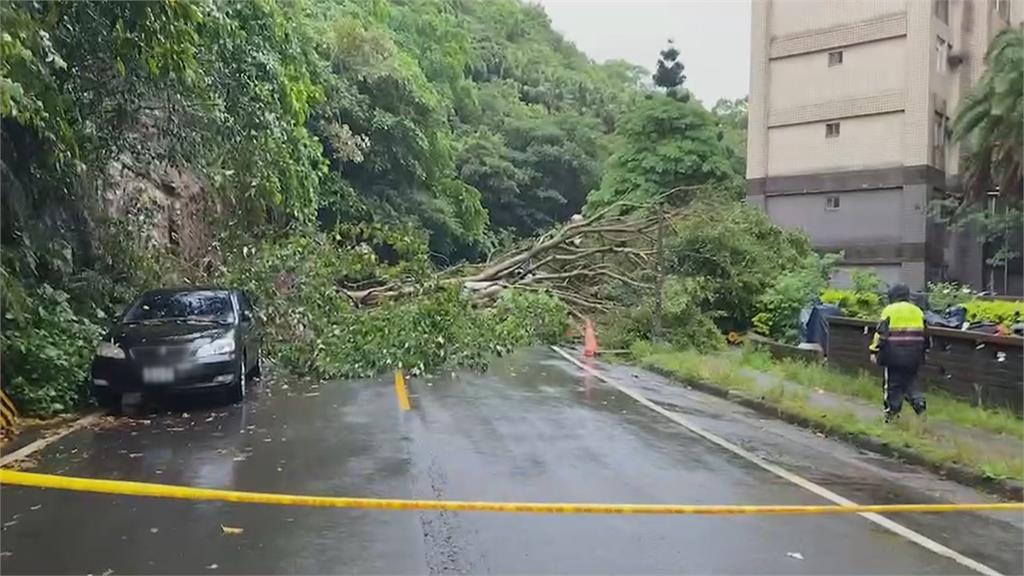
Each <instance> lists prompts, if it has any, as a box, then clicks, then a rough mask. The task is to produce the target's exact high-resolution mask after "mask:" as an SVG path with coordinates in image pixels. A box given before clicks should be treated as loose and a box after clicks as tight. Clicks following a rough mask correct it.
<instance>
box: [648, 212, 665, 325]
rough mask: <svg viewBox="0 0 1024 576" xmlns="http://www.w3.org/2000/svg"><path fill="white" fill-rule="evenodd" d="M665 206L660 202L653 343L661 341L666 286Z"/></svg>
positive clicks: (655, 261)
mask: <svg viewBox="0 0 1024 576" xmlns="http://www.w3.org/2000/svg"><path fill="white" fill-rule="evenodd" d="M662 208H663V204H662V203H661V202H658V236H657V254H655V256H654V258H655V260H654V266H655V273H656V274H657V278H656V280H655V283H654V290H655V292H654V317H653V318H651V341H652V342H658V341H660V340H661V307H662V303H661V298H662V295H661V294H662V292H663V291H664V290H663V287H664V284H665V264H664V262H663V254H664V252H665V214H664V211H663V210H662Z"/></svg>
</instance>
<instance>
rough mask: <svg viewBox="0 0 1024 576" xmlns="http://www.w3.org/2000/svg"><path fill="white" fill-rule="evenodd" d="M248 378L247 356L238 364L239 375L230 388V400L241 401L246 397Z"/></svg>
mask: <svg viewBox="0 0 1024 576" xmlns="http://www.w3.org/2000/svg"><path fill="white" fill-rule="evenodd" d="M246 380H247V378H246V373H245V358H244V357H243V358H242V359H241V360H240V361H239V364H238V375H237V376H235V381H234V382H232V383H231V385H230V387H229V388H228V400H229V401H230V402H232V403H234V402H241V401H242V400H244V399H245V387H246V385H247V384H248V382H247V381H246Z"/></svg>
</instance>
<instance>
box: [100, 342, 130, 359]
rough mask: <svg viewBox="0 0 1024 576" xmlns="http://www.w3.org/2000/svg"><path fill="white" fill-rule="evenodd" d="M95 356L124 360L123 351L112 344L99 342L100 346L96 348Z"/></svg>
mask: <svg viewBox="0 0 1024 576" xmlns="http://www.w3.org/2000/svg"><path fill="white" fill-rule="evenodd" d="M96 355H97V356H102V357H104V358H117V359H118V360H124V350H122V349H121V347H120V346H118V345H117V344H114V343H113V342H100V345H99V346H97V347H96Z"/></svg>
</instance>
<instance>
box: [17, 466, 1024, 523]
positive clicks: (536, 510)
mask: <svg viewBox="0 0 1024 576" xmlns="http://www.w3.org/2000/svg"><path fill="white" fill-rule="evenodd" d="M0 484H7V485H19V486H33V487H37V488H57V489H60V490H73V491H77V492H98V493H102V494H121V495H126V496H149V497H154V498H177V499H182V500H217V501H222V502H243V503H248V504H277V505H282V506H317V507H323V508H367V509H373V510H449V511H457V512H518V513H527V514H708V515H710V514H837V513H842V514H852V513H864V512H876V513H883V514H887V513H895V512H977V511H981V510H989V511H1002V512H1011V511H1018V510H1022V511H1024V502H1012V503H999V504H881V505H870V506H861V505H856V506H836V505H826V506H729V505H726V506H716V505H711V506H709V505H700V506H689V505H679V504H584V503H554V502H552V503H546V502H471V501H461V500H404V499H397V498H345V497H336V496H298V495H294V494H273V493H267V492H240V491H237V490H217V489H212V488H192V487H189V486H173V485H170V484H150V483H146V482H128V481H124V480H97V479H94V478H76V477H71V476H55V475H51V474H36V473H33V472H19V471H15V470H4V469H0Z"/></svg>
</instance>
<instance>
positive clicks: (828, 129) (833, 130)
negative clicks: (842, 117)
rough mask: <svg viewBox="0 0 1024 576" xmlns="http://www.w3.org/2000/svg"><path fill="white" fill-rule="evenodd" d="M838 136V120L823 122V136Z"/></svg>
mask: <svg viewBox="0 0 1024 576" xmlns="http://www.w3.org/2000/svg"><path fill="white" fill-rule="evenodd" d="M838 136H839V122H829V123H827V124H825V138H836V137H838Z"/></svg>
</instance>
